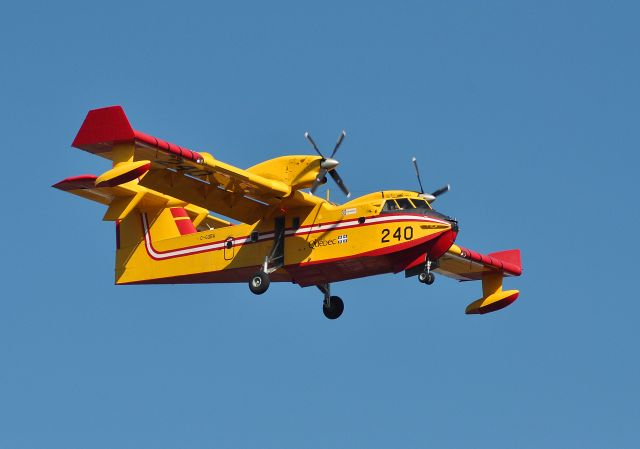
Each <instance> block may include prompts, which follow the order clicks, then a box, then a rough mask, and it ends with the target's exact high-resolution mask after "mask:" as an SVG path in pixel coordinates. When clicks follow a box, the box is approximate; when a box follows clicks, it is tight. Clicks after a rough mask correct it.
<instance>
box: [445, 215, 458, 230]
mask: <svg viewBox="0 0 640 449" xmlns="http://www.w3.org/2000/svg"><path fill="white" fill-rule="evenodd" d="M447 221H448V222H449V223H451V230H452V231H453V232H458V220H456V219H455V218H451V217H447Z"/></svg>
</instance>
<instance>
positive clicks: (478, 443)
mask: <svg viewBox="0 0 640 449" xmlns="http://www.w3.org/2000/svg"><path fill="white" fill-rule="evenodd" d="M639 13H640V11H639V8H638V6H637V4H636V3H635V2H624V1H619V2H615V3H613V2H612V4H607V3H605V2H589V1H587V2H584V1H581V2H578V1H573V2H572V1H553V2H532V3H524V2H510V1H489V2H477V1H459V2H455V3H454V2H431V1H430V2H422V1H420V2H418V1H416V2H386V3H383V2H376V4H371V3H370V2H332V1H327V2H314V3H310V2H293V1H292V2H277V1H276V2H268V3H267V2H199V3H194V2H184V3H181V4H178V3H176V2H173V3H172V4H159V3H158V2H108V3H105V2H102V3H100V4H90V3H89V2H77V3H74V2H64V1H63V2H52V3H49V2H46V3H45V2H31V3H28V4H27V3H24V2H23V3H13V4H11V5H8V6H5V7H4V8H3V14H2V15H1V16H0V38H1V39H0V42H1V43H0V46H1V48H2V65H1V68H0V81H1V83H0V98H2V106H3V107H2V108H0V123H1V129H2V140H3V146H4V155H5V158H4V160H5V164H4V165H5V170H4V175H3V177H2V187H3V191H4V192H5V202H6V203H7V204H5V207H4V213H3V217H4V220H2V221H0V231H1V232H2V235H3V238H2V246H3V253H4V257H2V261H1V262H0V264H1V265H2V270H1V271H0V272H1V273H2V281H3V294H2V296H1V299H0V447H11V448H37V447H38V448H39V447H48V448H69V447H85V448H112V447H120V448H140V447H154V448H176V447H190V448H206V447H216V448H235V447H256V448H258V447H259V448H282V447H296V448H324V447H335V448H389V447H403V448H422V447H438V448H468V447H474V448H540V447H548V448H554V447H557V448H565V447H580V448H601V447H620V448H627V447H635V446H636V445H637V442H638V439H639V437H640V432H639V430H638V422H640V408H639V406H638V403H640V394H639V388H638V378H639V375H640V365H639V361H638V330H637V329H638V328H637V323H636V322H637V315H638V312H640V304H639V303H638V301H637V297H638V294H637V292H636V284H635V278H636V277H637V265H638V261H637V254H638V249H639V245H638V236H637V232H638V231H637V230H638V224H639V212H638V211H639V209H638V207H637V204H636V196H637V193H638V188H637V184H638V176H637V170H638V168H637V167H638V162H639V160H638V156H637V154H638V144H639V137H638V119H639V118H640V106H639V104H640V92H639V87H638V86H639V84H638V80H639V79H640V62H639V61H640V58H639V56H640V55H639V52H640V50H639V47H638V42H639V41H640V33H639V31H638V26H637V17H638V14H639ZM112 104H121V105H123V106H124V107H125V110H126V111H127V113H128V115H129V117H130V119H131V121H132V123H133V125H134V127H135V128H137V129H139V130H141V131H144V132H147V133H149V134H153V135H157V136H158V137H161V138H164V139H166V140H169V141H172V142H175V143H178V144H180V145H184V146H187V147H190V148H193V149H196V150H202V151H209V152H211V153H212V154H213V155H214V156H215V157H216V158H218V159H220V160H223V161H225V162H228V163H232V164H235V165H238V166H240V167H247V166H250V165H253V164H255V163H257V162H259V161H262V160H265V159H268V158H271V157H275V156H278V155H281V154H286V153H300V152H302V153H309V151H310V147H309V146H308V144H307V143H306V142H305V141H304V139H303V133H304V131H307V130H308V131H310V132H311V133H312V135H313V136H314V138H315V139H316V141H317V142H318V143H319V144H320V146H321V147H322V148H326V149H328V148H330V147H331V146H332V145H333V143H334V142H335V139H336V137H337V135H338V133H339V131H340V130H341V129H343V128H344V129H346V130H347V133H348V136H347V140H346V141H345V142H344V144H343V147H342V148H341V150H340V153H339V159H340V161H341V168H340V172H341V175H342V177H343V178H344V179H345V182H346V183H347V185H348V186H349V187H350V188H351V190H352V192H353V193H354V194H355V195H360V194H365V193H367V192H370V191H374V190H379V189H391V188H406V189H415V188H417V183H416V181H415V178H414V176H413V171H412V167H411V162H410V161H411V157H412V156H414V155H415V156H417V157H418V160H419V162H420V165H421V171H422V174H423V182H424V184H425V187H427V188H428V189H429V190H431V189H435V188H437V187H439V186H441V185H442V184H444V183H447V182H449V183H451V185H452V191H451V192H449V193H448V194H447V195H445V196H443V197H441V198H440V199H439V200H438V202H437V203H436V204H437V207H438V209H440V210H442V211H443V212H445V213H448V214H450V215H453V216H455V217H457V218H458V219H459V221H460V225H461V232H460V234H459V237H458V242H459V243H460V244H462V245H464V246H468V247H471V248H474V249H477V250H479V251H484V252H490V251H495V250H501V249H508V248H513V247H519V248H521V250H522V254H523V262H524V267H525V274H524V276H522V277H521V278H517V279H510V280H509V281H508V283H507V287H509V288H518V289H520V290H521V292H522V293H521V296H520V298H519V300H518V301H517V302H516V303H515V304H514V305H513V306H511V307H509V308H507V309H505V310H503V311H500V312H498V313H495V314H490V315H486V316H481V317H477V316H465V315H464V308H465V306H466V304H468V303H469V302H471V301H472V300H474V299H476V298H478V297H479V296H480V285H479V284H477V283H466V284H458V283H456V282H454V281H452V280H450V279H446V278H438V279H437V281H436V283H435V284H434V285H433V286H431V287H425V286H424V285H421V284H418V282H417V281H416V280H415V279H408V280H405V279H404V278H403V276H402V275H395V276H394V275H385V276H379V277H375V278H368V279H363V280H356V281H351V282H345V283H340V284H336V285H334V287H333V291H334V293H336V294H339V295H340V296H341V297H342V298H343V299H344V301H345V307H346V309H345V313H344V315H343V316H342V317H341V318H340V319H339V320H337V321H335V322H330V321H328V320H326V319H325V318H324V316H323V315H322V312H321V296H320V294H319V292H318V291H317V290H316V289H313V288H307V289H301V288H299V287H298V286H295V285H284V284H278V285H272V287H271V289H270V290H269V292H268V293H267V294H265V295H263V296H261V297H255V296H253V295H251V294H250V293H249V291H248V288H247V286H246V285H243V284H237V285H193V286H140V287H115V286H114V285H113V264H114V260H113V259H114V254H113V248H114V232H113V224H112V223H105V222H102V221H101V220H100V219H101V217H102V214H103V210H102V208H101V207H100V206H98V205H95V204H92V203H89V202H87V201H83V200H80V199H78V198H75V197H72V196H71V195H65V194H63V193H61V192H59V191H56V190H54V189H51V188H50V187H49V186H50V185H51V184H53V183H55V182H57V181H59V180H60V179H62V178H65V177H67V176H72V175H77V174H82V173H95V174H99V173H101V172H102V171H104V170H105V169H106V168H107V167H108V165H107V164H106V161H103V160H101V159H99V158H96V157H94V156H92V155H90V154H88V153H84V152H82V151H78V150H75V149H72V148H70V146H69V145H70V142H71V141H72V140H73V137H74V136H75V133H76V132H77V129H78V128H79V126H80V124H81V123H82V120H83V119H84V116H85V114H86V112H87V111H88V110H89V109H92V108H95V107H101V106H107V105H112ZM333 190H334V191H333V192H332V198H333V199H334V200H340V201H341V200H342V197H341V194H340V193H339V191H338V190H337V189H333ZM9 203H10V204H9Z"/></svg>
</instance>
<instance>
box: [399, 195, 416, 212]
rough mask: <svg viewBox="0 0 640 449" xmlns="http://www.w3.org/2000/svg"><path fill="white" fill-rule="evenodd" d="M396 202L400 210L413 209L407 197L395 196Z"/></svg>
mask: <svg viewBox="0 0 640 449" xmlns="http://www.w3.org/2000/svg"><path fill="white" fill-rule="evenodd" d="M396 202H397V203H398V207H399V208H400V209H402V210H409V209H413V204H411V201H409V200H408V199H407V198H397V199H396Z"/></svg>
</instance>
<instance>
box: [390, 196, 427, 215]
mask: <svg viewBox="0 0 640 449" xmlns="http://www.w3.org/2000/svg"><path fill="white" fill-rule="evenodd" d="M416 209H431V208H430V207H429V204H428V203H427V202H426V201H425V200H422V199H417V198H411V199H409V198H396V199H395V200H392V199H389V200H387V201H385V203H384V206H383V207H382V212H395V211H399V210H406V211H409V210H416Z"/></svg>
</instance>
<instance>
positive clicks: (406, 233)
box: [380, 226, 413, 243]
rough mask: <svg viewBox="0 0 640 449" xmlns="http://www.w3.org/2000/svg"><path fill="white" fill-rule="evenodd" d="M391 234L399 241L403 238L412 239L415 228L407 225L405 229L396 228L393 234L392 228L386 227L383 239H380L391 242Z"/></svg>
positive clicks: (383, 241)
mask: <svg viewBox="0 0 640 449" xmlns="http://www.w3.org/2000/svg"><path fill="white" fill-rule="evenodd" d="M389 236H391V237H392V238H394V239H396V240H398V241H400V240H402V239H403V238H404V240H411V239H412V238H413V228H412V227H411V226H407V227H405V228H404V229H402V228H396V230H395V231H394V232H393V234H391V230H390V229H387V228H384V229H383V230H382V239H381V240H380V242H382V243H389V242H390V241H391V240H389V238H390V237H389Z"/></svg>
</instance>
